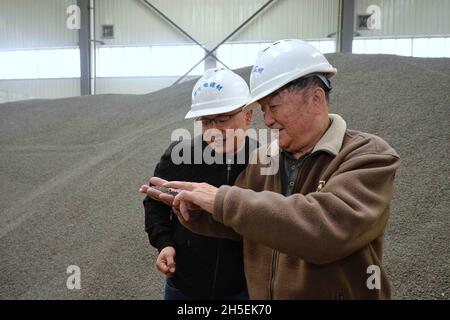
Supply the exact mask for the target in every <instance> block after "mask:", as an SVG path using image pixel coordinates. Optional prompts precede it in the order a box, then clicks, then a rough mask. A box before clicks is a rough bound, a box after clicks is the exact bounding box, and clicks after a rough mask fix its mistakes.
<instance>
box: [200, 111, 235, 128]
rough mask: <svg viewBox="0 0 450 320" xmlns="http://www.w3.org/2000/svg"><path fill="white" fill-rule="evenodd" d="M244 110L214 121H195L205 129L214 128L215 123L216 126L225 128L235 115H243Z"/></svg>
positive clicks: (205, 119)
mask: <svg viewBox="0 0 450 320" xmlns="http://www.w3.org/2000/svg"><path fill="white" fill-rule="evenodd" d="M241 112H242V110H239V111H237V112H235V113H232V114H227V115H220V116H217V117H215V118H212V119H208V118H196V119H195V120H194V121H196V122H201V123H202V125H203V126H204V127H209V126H212V124H213V123H215V124H216V126H217V127H223V126H224V125H225V124H226V123H227V122H228V121H229V120H231V119H232V118H233V117H234V116H235V115H237V114H238V113H241Z"/></svg>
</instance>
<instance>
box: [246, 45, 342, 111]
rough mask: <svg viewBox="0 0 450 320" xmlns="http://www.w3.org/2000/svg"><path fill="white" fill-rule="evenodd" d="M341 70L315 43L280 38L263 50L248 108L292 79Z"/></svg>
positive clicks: (256, 69)
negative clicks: (333, 64) (313, 44)
mask: <svg viewBox="0 0 450 320" xmlns="http://www.w3.org/2000/svg"><path fill="white" fill-rule="evenodd" d="M336 72H337V70H336V69H335V68H333V66H332V65H331V64H330V63H329V62H328V60H327V59H326V58H325V56H324V55H323V54H322V53H320V51H319V50H317V49H316V48H315V47H314V46H312V45H310V44H309V43H306V42H304V41H302V40H297V39H286V40H279V41H276V42H274V43H272V44H271V45H270V46H269V47H267V48H266V49H264V50H262V51H261V52H260V53H259V54H258V57H257V58H256V62H255V65H254V66H253V69H252V72H251V74H250V91H251V99H250V101H249V103H248V105H247V106H246V108H252V107H254V106H255V104H254V103H255V102H257V101H258V100H259V99H262V98H264V97H266V96H267V95H269V94H271V93H272V92H274V91H276V90H277V89H279V88H281V87H282V86H284V85H285V84H288V83H289V82H291V81H292V80H295V79H298V78H301V77H303V76H306V75H309V74H312V73H318V74H322V75H325V76H326V77H327V78H331V77H333V76H334V75H335V74H336Z"/></svg>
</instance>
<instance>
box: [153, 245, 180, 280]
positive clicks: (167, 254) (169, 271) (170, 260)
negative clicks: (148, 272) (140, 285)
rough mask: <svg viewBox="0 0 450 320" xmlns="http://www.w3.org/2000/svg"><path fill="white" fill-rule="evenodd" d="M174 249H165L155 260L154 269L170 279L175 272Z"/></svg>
mask: <svg viewBox="0 0 450 320" xmlns="http://www.w3.org/2000/svg"><path fill="white" fill-rule="evenodd" d="M175 254H176V251H175V248H174V247H165V248H164V249H162V250H161V252H160V253H159V255H158V258H157V259H156V268H158V270H159V271H160V272H162V273H164V274H165V275H166V276H168V277H170V276H172V275H173V273H174V272H175Z"/></svg>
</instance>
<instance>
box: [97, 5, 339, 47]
mask: <svg viewBox="0 0 450 320" xmlns="http://www.w3.org/2000/svg"><path fill="white" fill-rule="evenodd" d="M149 2H151V3H152V4H153V5H154V6H155V7H157V8H158V9H159V10H160V11H161V12H163V13H164V14H165V15H166V16H168V17H169V18H170V19H171V20H172V21H174V22H175V23H176V24H177V25H179V26H180V27H181V28H182V29H184V30H185V31H186V32H188V33H189V34H190V35H192V36H193V37H194V38H195V39H196V40H197V41H199V42H201V43H203V44H205V45H206V46H207V47H209V48H210V49H212V47H214V46H215V45H216V44H217V43H219V42H220V41H221V40H222V39H224V38H225V37H226V36H227V35H229V34H230V33H231V32H232V31H234V30H235V29H236V28H237V27H239V25H241V24H242V23H243V22H244V21H245V20H246V19H247V18H248V17H250V16H251V15H252V14H253V13H254V12H256V11H257V10H258V9H259V8H260V7H262V6H263V5H264V4H265V3H266V2H267V0H247V1H243V0H183V1H179V0H149ZM181 7H182V8H181ZM337 9H338V0H277V1H275V2H274V3H273V4H272V5H271V6H270V7H268V8H266V10H265V11H264V12H263V13H262V14H261V15H260V16H258V17H257V18H256V19H255V20H254V21H252V22H251V23H250V24H249V25H247V26H246V27H245V28H244V29H243V30H242V31H241V32H240V33H239V34H237V35H236V36H235V37H234V38H233V39H231V41H232V42H235V41H238V42H244V41H245V42H248V41H271V40H277V39H280V38H324V37H326V36H327V35H328V34H330V33H333V32H336V27H337ZM96 10H97V15H96V24H97V28H96V33H97V35H98V36H99V38H101V36H100V35H101V25H103V24H105V25H109V24H113V25H114V28H115V37H114V39H100V40H102V41H104V42H105V43H106V44H107V45H136V44H166V43H178V42H190V40H189V39H187V38H185V37H184V36H182V35H180V33H179V32H178V31H176V30H175V29H174V28H172V27H170V25H169V24H168V23H166V22H165V21H163V19H162V18H161V17H160V16H159V15H157V14H156V13H155V12H154V11H153V10H151V9H150V8H149V7H148V6H146V5H144V4H143V3H142V2H141V1H139V0H127V1H124V0H96Z"/></svg>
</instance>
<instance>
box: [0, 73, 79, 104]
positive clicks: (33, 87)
mask: <svg viewBox="0 0 450 320" xmlns="http://www.w3.org/2000/svg"><path fill="white" fill-rule="evenodd" d="M79 95H80V79H38V80H1V81H0V103H1V102H6V101H15V100H24V99H31V98H49V99H53V98H64V97H73V96H79Z"/></svg>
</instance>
